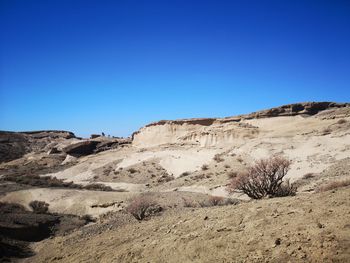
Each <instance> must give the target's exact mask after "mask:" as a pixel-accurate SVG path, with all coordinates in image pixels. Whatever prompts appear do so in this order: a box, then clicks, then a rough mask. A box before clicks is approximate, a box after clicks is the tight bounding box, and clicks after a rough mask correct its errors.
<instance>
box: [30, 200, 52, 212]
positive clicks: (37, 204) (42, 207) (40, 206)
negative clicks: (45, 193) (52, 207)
mask: <svg viewBox="0 0 350 263" xmlns="http://www.w3.org/2000/svg"><path fill="white" fill-rule="evenodd" d="M29 206H30V207H31V208H32V209H33V212H34V213H36V214H46V213H47V212H48V211H49V204H48V203H46V202H44V201H38V200H34V201H31V202H30V203H29Z"/></svg>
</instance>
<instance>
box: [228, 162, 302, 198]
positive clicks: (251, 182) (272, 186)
mask: <svg viewBox="0 0 350 263" xmlns="http://www.w3.org/2000/svg"><path fill="white" fill-rule="evenodd" d="M290 164H291V162H290V161H289V160H287V159H285V158H283V157H278V156H276V157H270V158H268V159H262V160H259V161H257V162H256V163H255V164H254V165H252V166H250V167H248V170H247V172H246V173H241V174H239V175H238V176H237V177H236V178H233V179H232V180H231V184H230V185H229V187H228V190H229V191H231V192H233V191H234V190H240V191H243V192H244V193H245V194H247V195H248V196H249V197H250V198H253V199H261V198H263V197H266V196H269V197H277V196H281V195H283V196H284V194H286V193H291V194H292V193H293V192H294V194H295V191H296V189H295V187H294V186H292V185H289V182H288V184H287V185H284V186H282V183H283V178H284V176H285V175H286V174H287V172H288V170H289V167H290Z"/></svg>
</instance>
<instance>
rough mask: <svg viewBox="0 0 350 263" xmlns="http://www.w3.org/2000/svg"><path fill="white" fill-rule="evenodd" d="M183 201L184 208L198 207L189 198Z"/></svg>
mask: <svg viewBox="0 0 350 263" xmlns="http://www.w3.org/2000/svg"><path fill="white" fill-rule="evenodd" d="M182 200H183V205H184V207H197V204H196V203H195V202H194V201H193V200H191V199H189V198H185V197H184V198H182Z"/></svg>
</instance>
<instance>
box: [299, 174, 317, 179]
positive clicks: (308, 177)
mask: <svg viewBox="0 0 350 263" xmlns="http://www.w3.org/2000/svg"><path fill="white" fill-rule="evenodd" d="M314 177H315V174H314V173H307V174H304V175H303V177H302V178H303V179H311V178H314Z"/></svg>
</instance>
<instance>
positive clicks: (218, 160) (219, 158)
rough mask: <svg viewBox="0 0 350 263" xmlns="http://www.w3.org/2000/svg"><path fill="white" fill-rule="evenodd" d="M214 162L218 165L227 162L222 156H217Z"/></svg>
mask: <svg viewBox="0 0 350 263" xmlns="http://www.w3.org/2000/svg"><path fill="white" fill-rule="evenodd" d="M213 160H214V161H216V162H217V163H220V162H223V161H225V159H224V158H222V157H221V155H220V154H215V156H214V158H213Z"/></svg>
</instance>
